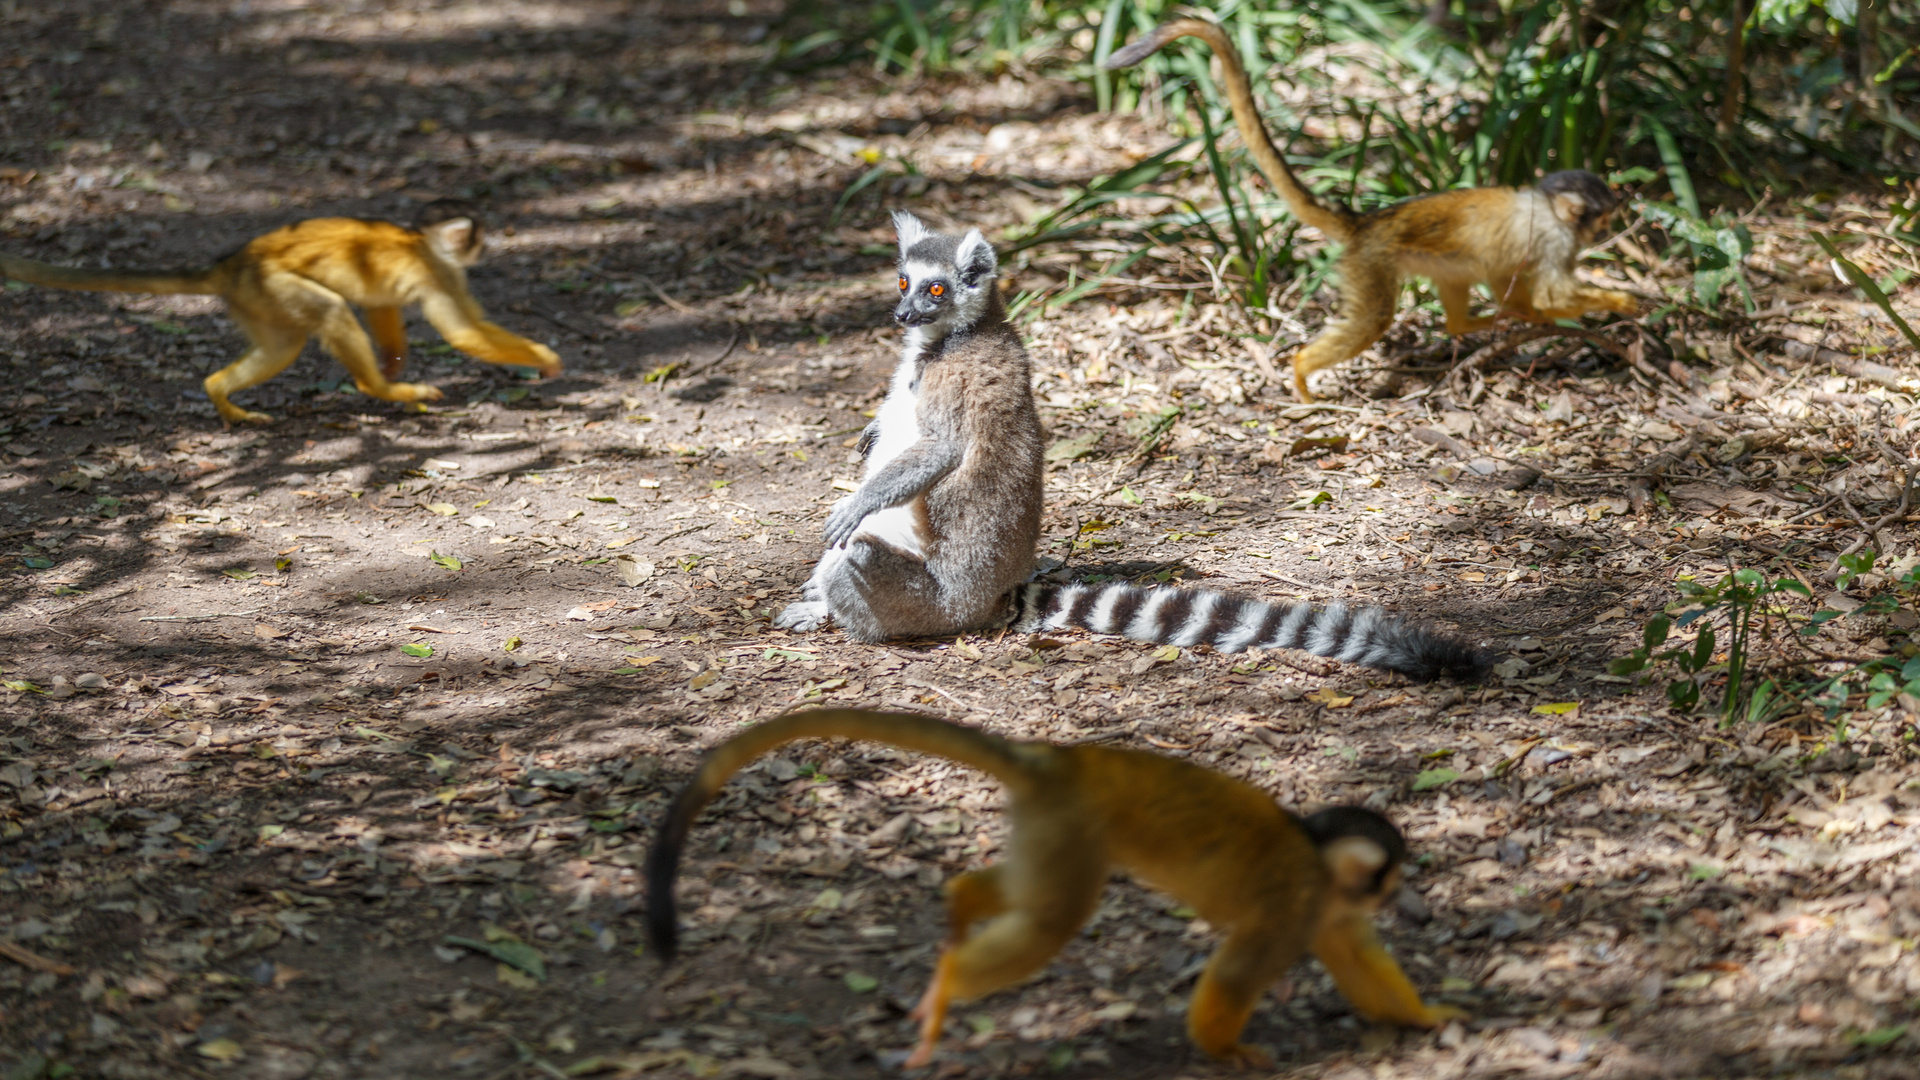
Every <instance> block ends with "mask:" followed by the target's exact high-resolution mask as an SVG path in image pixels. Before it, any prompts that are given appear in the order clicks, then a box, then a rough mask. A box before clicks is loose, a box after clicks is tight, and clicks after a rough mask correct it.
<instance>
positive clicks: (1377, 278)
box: [1293, 258, 1400, 401]
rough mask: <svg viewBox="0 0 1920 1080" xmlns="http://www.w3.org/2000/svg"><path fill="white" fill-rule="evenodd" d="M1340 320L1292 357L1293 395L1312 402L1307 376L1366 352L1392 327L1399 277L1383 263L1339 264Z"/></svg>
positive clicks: (1352, 260) (1344, 261)
mask: <svg viewBox="0 0 1920 1080" xmlns="http://www.w3.org/2000/svg"><path fill="white" fill-rule="evenodd" d="M1340 269H1341V274H1342V275H1343V277H1342V280H1341V283H1340V317H1339V321H1337V322H1332V323H1329V324H1328V325H1327V326H1326V328H1325V329H1323V330H1321V331H1320V336H1319V337H1317V338H1314V339H1313V340H1312V341H1309V342H1307V343H1306V345H1304V346H1302V347H1301V349H1300V351H1299V352H1297V353H1295V354H1294V357H1293V394H1294V396H1295V397H1296V398H1299V399H1300V400H1301V401H1312V400H1313V391H1311V390H1309V389H1307V376H1309V375H1311V374H1313V373H1314V372H1316V371H1319V370H1320V369H1321V368H1324V367H1332V366H1333V365H1335V364H1338V363H1340V362H1341V361H1342V360H1349V359H1352V358H1353V357H1356V356H1359V355H1360V354H1361V353H1363V352H1366V351H1367V346H1369V345H1372V344H1373V343H1374V342H1376V341H1379V340H1380V336H1381V335H1382V334H1385V333H1386V332H1387V328H1388V327H1390V326H1392V325H1393V308H1394V304H1395V302H1396V301H1398V300H1399V297H1400V278H1399V276H1398V275H1397V274H1395V273H1394V271H1393V269H1392V266H1391V264H1389V263H1387V262H1385V261H1384V260H1382V261H1379V262H1376V263H1373V264H1371V265H1362V264H1361V263H1360V261H1359V260H1357V259H1351V258H1349V259H1342V260H1341V263H1340Z"/></svg>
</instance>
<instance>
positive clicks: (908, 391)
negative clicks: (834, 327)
mask: <svg viewBox="0 0 1920 1080" xmlns="http://www.w3.org/2000/svg"><path fill="white" fill-rule="evenodd" d="M893 225H894V229H895V231H896V232H897V233H898V234H899V238H900V303H899V305H898V306H896V307H895V308H894V310H893V317H894V319H895V320H896V321H898V322H899V323H900V325H902V326H904V327H906V328H907V340H906V345H905V348H904V349H902V351H901V355H900V363H899V366H898V367H896V368H895V369H894V373H893V383H892V386H891V387H890V388H889V389H888V391H887V397H886V400H885V402H883V403H882V404H881V406H880V411H879V414H878V415H877V417H876V418H875V419H874V422H873V423H872V424H871V425H869V426H868V428H867V430H866V433H865V434H864V435H862V436H861V449H862V452H864V453H865V454H866V458H867V461H866V473H865V475H864V477H863V479H862V480H861V482H860V487H859V490H857V491H855V492H854V493H853V494H852V495H849V496H847V497H846V498H844V499H842V500H840V501H839V502H838V503H837V504H835V506H834V508H833V511H832V513H830V514H829V515H828V517H827V526H826V535H827V551H826V554H825V555H823V556H821V559H820V563H819V565H818V566H816V567H815V568H814V571H813V575H812V576H811V577H810V578H808V580H807V583H806V585H805V586H804V587H803V588H802V589H801V593H800V596H801V599H800V601H799V602H798V603H795V604H790V605H788V606H787V607H786V609H785V610H783V611H781V612H780V614H779V616H778V617H777V618H776V619H775V620H774V623H775V625H777V626H781V627H785V628H787V629H792V630H803V631H804V630H812V629H815V628H816V627H819V626H820V625H822V624H823V623H825V622H826V621H827V620H828V619H829V618H831V619H833V620H835V621H837V622H839V623H840V625H841V626H842V627H843V628H844V629H845V630H846V632H847V633H848V634H850V635H852V636H853V637H856V638H858V639H860V640H862V641H883V640H885V639H888V638H898V637H929V636H934V635H940V634H954V633H959V632H961V631H965V630H976V629H979V628H981V627H985V626H994V625H1005V623H1006V622H1007V619H1008V617H1009V615H1010V608H1009V606H1008V604H1009V599H1010V596H1011V594H1012V590H1013V589H1014V587H1015V586H1017V585H1018V584H1019V583H1020V582H1022V581H1024V580H1026V578H1027V577H1028V576H1029V575H1030V574H1032V573H1033V553H1034V545H1035V544H1036V543H1037V542H1038V541H1039V538H1040V499H1041V487H1042V479H1041V474H1042V470H1043V468H1044V465H1045V460H1044V457H1043V452H1044V445H1043V443H1042V441H1041V434H1040V416H1039V414H1038V413H1037V412H1036V411H1035V410H1034V407H1033V386H1032V376H1031V374H1030V366H1031V365H1030V363H1029V361H1028V359H1027V350H1026V348H1025V347H1024V346H1022V345H1021V344H1020V335H1019V333H1018V332H1017V331H1015V330H1014V328H1013V324H1012V323H1010V322H1008V321H1007V312H1006V307H1005V306H1004V305H1003V304H1002V303H1001V301H1000V293H999V290H998V288H997V287H996V281H997V279H998V272H999V260H998V259H997V258H996V257H995V255H994V253H993V248H992V247H991V246H990V245H989V244H988V243H987V241H986V238H985V237H983V236H981V235H980V230H978V229H972V230H969V231H968V232H967V233H966V235H964V236H949V235H944V234H941V233H935V232H932V231H931V230H929V229H928V228H927V227H926V225H924V224H923V223H921V221H920V219H919V218H916V217H914V216H913V215H912V214H909V213H907V212H905V211H896V212H895V213H894V215H893Z"/></svg>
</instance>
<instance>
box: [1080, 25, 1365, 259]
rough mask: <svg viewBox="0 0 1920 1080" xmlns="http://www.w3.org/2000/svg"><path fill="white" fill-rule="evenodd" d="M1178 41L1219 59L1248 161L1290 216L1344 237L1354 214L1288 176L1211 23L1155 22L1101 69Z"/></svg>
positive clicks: (1241, 71) (1232, 54)
mask: <svg viewBox="0 0 1920 1080" xmlns="http://www.w3.org/2000/svg"><path fill="white" fill-rule="evenodd" d="M1183 37H1197V38H1199V39H1200V40H1202V41H1204V42H1206V43H1207V45H1208V46H1209V47H1210V48H1212V49H1213V54H1214V55H1215V56H1217V57H1219V58H1220V68H1221V70H1222V71H1224V72H1225V73H1226V78H1225V80H1223V83H1222V86H1221V88H1222V89H1224V90H1225V91H1226V92H1227V101H1228V102H1229V103H1230V104H1231V105H1232V106H1233V122H1234V123H1235V124H1237V125H1239V128H1240V138H1241V139H1243V140H1245V142H1246V144H1247V152H1248V153H1251V154H1252V155H1253V160H1254V163H1255V164H1257V165H1259V166H1260V171H1261V172H1262V173H1264V174H1265V175H1266V178H1267V182H1268V183H1270V184H1272V185H1273V188H1274V190H1275V191H1278V192H1279V193H1280V197H1281V198H1283V199H1285V200H1287V206H1288V208H1290V209H1291V210H1292V211H1293V216H1294V217H1297V218H1299V219H1300V220H1301V221H1303V222H1305V223H1306V224H1308V225H1311V226H1313V227H1314V228H1316V229H1319V230H1320V231H1321V232H1323V233H1326V234H1327V237H1328V238H1329V239H1333V240H1346V239H1348V238H1350V237H1351V236H1352V235H1353V230H1354V223H1355V222H1356V221H1358V220H1359V215H1358V214H1355V213H1354V212H1353V211H1352V210H1349V209H1347V208H1346V207H1344V206H1335V205H1333V204H1330V203H1325V202H1322V201H1320V197H1319V196H1317V195H1315V194H1314V193H1313V192H1311V191H1308V190H1307V189H1306V187H1305V186H1303V185H1302V184H1301V183H1300V181H1299V180H1297V179H1295V178H1294V175H1293V170H1292V169H1289V168H1288V167H1287V159H1286V158H1284V157H1282V156H1281V155H1280V150H1279V148H1278V147H1276V146H1274V145H1273V139H1272V138H1270V137H1269V136H1268V135H1267V129H1266V126H1265V125H1263V124H1261V123H1260V109H1259V106H1257V105H1255V104H1254V101H1253V84H1252V83H1250V82H1248V81H1247V69H1246V68H1245V67H1243V66H1241V63H1240V53H1239V50H1237V49H1235V48H1234V47H1233V42H1232V41H1230V40H1228V38H1227V35H1226V32H1225V31H1224V30H1222V29H1220V27H1219V26H1218V25H1217V24H1215V23H1211V22H1208V21H1207V20H1205V19H1175V20H1173V21H1172V22H1165V23H1161V24H1160V25H1159V26H1156V27H1154V28H1153V31H1152V32H1151V33H1149V34H1148V35H1147V36H1146V37H1143V38H1141V39H1140V40H1138V41H1136V42H1134V43H1133V44H1131V45H1128V46H1127V47H1126V48H1123V49H1121V50H1120V51H1119V52H1116V53H1114V54H1113V55H1111V56H1109V57H1107V60H1106V64H1105V65H1104V66H1105V67H1107V68H1108V69H1109V70H1114V69H1119V68H1123V67H1132V66H1133V65H1135V64H1137V63H1139V62H1140V61H1142V60H1145V59H1146V58H1147V57H1149V56H1152V55H1153V54H1154V53H1157V52H1159V51H1160V50H1161V49H1162V48H1164V47H1165V46H1166V45H1167V44H1168V43H1169V42H1172V41H1173V40H1175V39H1176V38H1183Z"/></svg>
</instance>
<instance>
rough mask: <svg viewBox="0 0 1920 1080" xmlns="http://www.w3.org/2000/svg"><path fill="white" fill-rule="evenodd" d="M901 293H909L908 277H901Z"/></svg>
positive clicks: (903, 275)
mask: <svg viewBox="0 0 1920 1080" xmlns="http://www.w3.org/2000/svg"><path fill="white" fill-rule="evenodd" d="M900 291H901V292H906V291H907V276H906V275H905V274H902V275H900Z"/></svg>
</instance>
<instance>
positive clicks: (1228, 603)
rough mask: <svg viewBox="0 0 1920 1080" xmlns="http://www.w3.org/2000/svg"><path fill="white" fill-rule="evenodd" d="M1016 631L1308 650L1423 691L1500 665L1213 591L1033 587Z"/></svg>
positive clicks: (1437, 639) (1384, 629)
mask: <svg viewBox="0 0 1920 1080" xmlns="http://www.w3.org/2000/svg"><path fill="white" fill-rule="evenodd" d="M1014 606H1015V612H1014V618H1013V626H1014V629H1016V630H1019V631H1022V632H1023V633H1031V632H1034V631H1038V630H1057V629H1062V628H1065V627H1075V628H1078V629H1081V630H1091V631H1093V632H1094V633H1096V634H1118V635H1120V636H1122V637H1128V638H1132V639H1134V640H1135V641H1152V642H1157V643H1159V644H1162V645H1180V646H1192V645H1199V644H1202V643H1205V644H1208V645H1211V646H1213V647H1214V648H1215V649H1218V650H1219V651H1221V652H1226V653H1232V652H1239V651H1241V650H1242V649H1304V650H1306V651H1307V652H1310V653H1312V654H1314V655H1315V656H1328V657H1332V658H1333V659H1336V660H1342V661H1345V662H1346V663H1349V664H1365V665H1367V666H1368V667H1376V668H1384V669H1385V670H1387V671H1397V672H1400V673H1401V674H1403V675H1406V676H1409V677H1411V678H1414V679H1419V680H1422V681H1425V680H1428V679H1434V678H1438V677H1439V676H1441V675H1447V676H1450V677H1452V678H1456V679H1462V680H1472V679H1476V678H1478V677H1480V676H1482V675H1484V674H1485V673H1486V670H1487V665H1488V663H1489V661H1490V659H1491V658H1490V657H1489V656H1488V655H1487V654H1486V653H1484V652H1482V651H1481V650H1479V649H1477V648H1474V647H1473V646H1472V645H1469V644H1467V643H1466V642H1464V641H1461V640H1460V639H1458V638H1453V637H1448V636H1447V635H1445V634H1442V633H1440V632H1438V631H1436V630H1433V629H1431V628H1429V627H1425V626H1421V625H1419V624H1418V623H1410V622H1408V621H1406V620H1404V619H1401V618H1399V617H1398V616H1395V615H1390V614H1388V613H1387V612H1386V611H1383V610H1382V609H1380V608H1377V607H1358V608H1350V607H1347V606H1346V605H1344V604H1329V605H1328V606H1326V607H1325V608H1316V607H1314V606H1313V605H1311V604H1269V603H1265V602H1263V601H1260V600H1251V599H1248V598H1246V597H1244V596H1233V595H1230V594H1227V593H1218V592H1212V591H1210V590H1205V589H1139V588H1135V587H1133V586H1131V585H1123V584H1118V583H1113V584H1105V585H1050V584H1045V583H1037V582H1036V583H1032V584H1027V585H1022V586H1021V587H1020V588H1018V589H1016V590H1015V591H1014Z"/></svg>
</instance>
